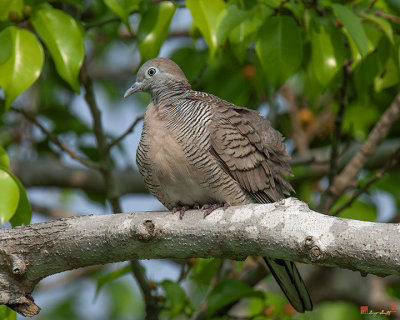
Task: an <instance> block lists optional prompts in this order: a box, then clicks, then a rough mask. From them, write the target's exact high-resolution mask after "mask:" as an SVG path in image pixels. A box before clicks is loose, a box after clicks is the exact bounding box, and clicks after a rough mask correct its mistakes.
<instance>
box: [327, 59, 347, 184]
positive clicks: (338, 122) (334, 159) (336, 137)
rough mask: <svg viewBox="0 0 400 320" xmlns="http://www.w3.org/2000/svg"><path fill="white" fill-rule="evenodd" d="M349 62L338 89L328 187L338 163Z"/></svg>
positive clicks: (344, 68)
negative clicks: (338, 102) (338, 95)
mask: <svg viewBox="0 0 400 320" xmlns="http://www.w3.org/2000/svg"><path fill="white" fill-rule="evenodd" d="M350 63H351V61H350V60H347V61H345V63H344V66H343V82H342V85H341V87H340V104H339V111H338V113H337V115H336V118H335V129H334V132H333V142H332V153H331V162H330V171H329V176H328V178H329V185H331V184H332V182H333V178H334V177H335V175H336V173H337V170H338V161H339V159H338V158H339V157H338V154H339V144H340V141H341V138H342V123H343V116H344V111H345V109H346V106H347V89H348V86H349V80H350V79H349V78H350V74H351V69H350Z"/></svg>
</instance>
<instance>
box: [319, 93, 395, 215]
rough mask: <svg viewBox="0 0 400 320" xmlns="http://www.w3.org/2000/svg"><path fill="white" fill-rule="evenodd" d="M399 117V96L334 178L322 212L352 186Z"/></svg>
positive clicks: (326, 210)
mask: <svg viewBox="0 0 400 320" xmlns="http://www.w3.org/2000/svg"><path fill="white" fill-rule="evenodd" d="M399 115H400V94H398V95H397V96H396V98H395V100H394V101H393V103H392V104H391V105H390V107H389V108H388V109H387V110H386V112H385V113H384V114H383V115H382V117H381V118H380V119H379V121H378V123H377V124H376V125H375V127H374V128H373V129H372V131H371V133H370V134H369V136H368V138H367V140H366V141H365V142H364V144H363V145H362V146H361V148H360V150H359V151H358V152H357V153H356V155H355V156H354V157H353V158H352V159H351V160H350V162H349V163H348V164H347V165H346V167H345V168H344V169H343V170H342V172H341V173H340V174H339V175H337V176H336V177H335V178H334V180H333V183H332V185H331V186H330V187H329V189H328V192H327V197H326V199H325V201H324V203H323V204H322V211H323V212H328V210H329V209H330V208H331V207H332V205H333V204H334V203H335V201H336V200H337V199H338V198H339V196H340V195H342V194H343V192H344V191H345V190H346V189H347V188H349V187H350V186H352V185H354V181H355V178H356V175H357V174H358V172H359V171H360V170H361V169H362V168H363V166H364V164H365V163H366V161H367V159H368V157H370V156H371V155H372V154H373V153H374V151H375V149H376V147H377V145H378V144H379V142H380V141H381V140H382V139H383V138H384V137H385V135H386V133H387V132H388V131H389V128H390V127H391V126H392V124H393V123H394V122H395V121H396V120H397V119H398V118H399Z"/></svg>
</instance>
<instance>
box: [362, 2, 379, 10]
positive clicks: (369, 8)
mask: <svg viewBox="0 0 400 320" xmlns="http://www.w3.org/2000/svg"><path fill="white" fill-rule="evenodd" d="M376 1H377V0H372V1H371V3H370V4H369V6H368V8H367V9H365V11H364V12H365V13H368V12H370V11H371V10H372V8H373V7H374V5H375V3H376Z"/></svg>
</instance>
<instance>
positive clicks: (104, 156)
mask: <svg viewBox="0 0 400 320" xmlns="http://www.w3.org/2000/svg"><path fill="white" fill-rule="evenodd" d="M81 79H82V83H83V85H84V87H85V100H86V102H87V104H88V106H89V110H90V113H91V114H92V118H93V131H94V135H95V137H96V141H97V146H98V148H99V151H100V168H99V171H100V173H101V174H102V176H103V179H104V184H105V187H106V195H107V199H108V201H109V203H110V205H111V208H112V210H113V212H114V213H118V212H121V211H122V208H121V203H120V200H119V195H118V189H117V185H116V183H115V179H114V177H113V175H112V168H111V155H110V147H109V146H110V145H109V144H107V138H106V136H105V134H104V130H103V124H102V121H101V112H100V109H99V107H98V105H97V103H96V99H95V95H94V91H93V83H92V80H91V78H90V77H89V75H88V73H87V69H86V62H85V63H84V64H83V66H82V70H81ZM137 121H139V120H137ZM136 123H137V122H136ZM136 123H134V125H136ZM132 129H133V127H132ZM126 134H128V133H126ZM121 139H122V138H121ZM131 266H132V272H133V275H134V277H135V278H136V280H137V282H138V284H139V287H140V288H141V290H142V293H143V297H144V302H145V308H146V317H147V318H148V319H150V320H156V319H158V313H159V309H158V308H157V306H156V305H155V302H154V299H153V298H152V297H151V291H150V287H149V285H148V283H147V282H146V281H144V280H145V275H144V273H143V271H142V268H141V266H140V263H139V261H136V259H132V260H131ZM150 297H151V298H150Z"/></svg>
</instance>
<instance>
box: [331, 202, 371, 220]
mask: <svg viewBox="0 0 400 320" xmlns="http://www.w3.org/2000/svg"><path fill="white" fill-rule="evenodd" d="M348 200H349V197H348V196H342V197H341V198H340V199H339V200H338V201H337V203H336V204H335V206H334V207H333V211H334V210H335V209H337V208H338V207H339V206H341V205H343V204H344V203H346V202H347V201H348ZM376 214H377V212H376V208H375V207H373V206H371V205H368V204H367V203H365V202H363V201H361V200H355V201H354V202H353V203H352V205H351V206H350V207H348V208H346V209H344V210H343V211H341V212H340V213H339V214H338V217H340V218H346V219H353V220H361V221H375V220H376Z"/></svg>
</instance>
